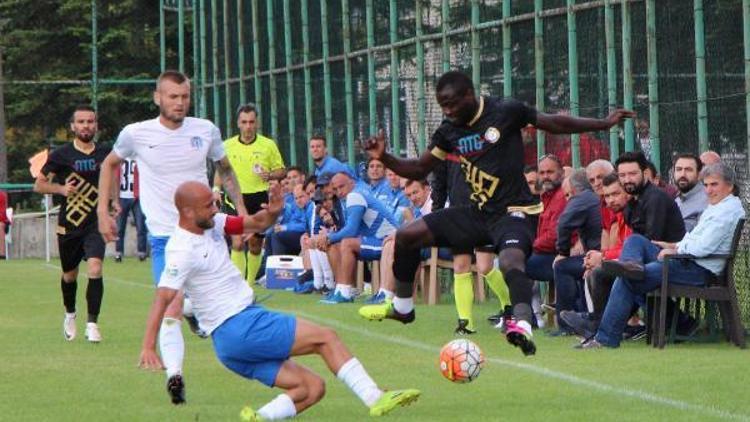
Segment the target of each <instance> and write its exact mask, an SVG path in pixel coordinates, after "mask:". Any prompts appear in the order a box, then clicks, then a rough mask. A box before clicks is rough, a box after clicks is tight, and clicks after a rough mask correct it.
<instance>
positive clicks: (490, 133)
mask: <svg viewBox="0 0 750 422" xmlns="http://www.w3.org/2000/svg"><path fill="white" fill-rule="evenodd" d="M484 140H485V141H487V142H489V143H491V144H494V143H495V142H497V141H499V140H500V130H499V129H498V128H496V127H489V128H488V129H487V131H486V132H484Z"/></svg>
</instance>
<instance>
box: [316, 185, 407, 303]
mask: <svg viewBox="0 0 750 422" xmlns="http://www.w3.org/2000/svg"><path fill="white" fill-rule="evenodd" d="M331 185H332V187H333V191H334V192H335V194H336V196H337V197H338V198H339V200H341V201H345V203H346V217H345V224H344V225H343V227H340V228H339V229H338V230H336V231H334V232H332V233H328V232H326V231H322V230H321V232H320V233H319V234H318V235H317V236H315V238H314V243H315V245H316V246H317V248H318V249H321V250H329V248H330V247H331V246H332V245H339V244H340V246H339V251H338V255H337V256H334V257H332V258H333V259H331V261H336V262H338V269H337V272H336V289H335V291H334V292H333V293H332V294H331V295H330V297H328V298H327V299H324V300H323V301H321V302H322V303H327V304H338V303H347V302H353V300H354V299H353V291H352V287H353V285H354V277H355V272H356V268H357V259H358V258H359V259H361V260H363V261H374V260H378V259H380V255H381V252H382V250H383V239H385V238H386V237H387V236H388V235H390V234H393V233H395V231H396V228H397V227H398V222H397V221H396V218H395V217H394V216H393V215H392V214H391V213H390V212H389V211H388V207H387V206H386V205H385V204H383V203H382V202H381V201H379V200H378V199H376V198H375V197H374V196H373V195H372V194H371V193H370V192H368V190H367V189H366V188H364V187H362V186H361V185H359V184H357V183H356V182H355V180H354V179H352V178H351V176H349V175H348V174H347V173H343V172H342V173H337V174H336V175H335V176H333V179H331Z"/></svg>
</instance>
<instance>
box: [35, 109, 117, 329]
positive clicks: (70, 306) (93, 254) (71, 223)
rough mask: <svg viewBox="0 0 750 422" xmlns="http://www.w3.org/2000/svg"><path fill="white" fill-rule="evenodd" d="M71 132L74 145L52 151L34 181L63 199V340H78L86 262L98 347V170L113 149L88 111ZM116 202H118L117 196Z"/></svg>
mask: <svg viewBox="0 0 750 422" xmlns="http://www.w3.org/2000/svg"><path fill="white" fill-rule="evenodd" d="M70 130H71V131H73V134H74V135H75V138H74V139H73V142H71V143H69V144H65V145H63V146H62V147H60V148H57V149H56V150H54V151H52V153H51V154H50V155H49V157H48V158H47V162H46V163H45V164H44V167H42V171H41V173H40V174H39V175H38V176H37V178H36V182H35V183H34V192H37V193H43V194H53V195H60V196H62V197H63V201H62V202H61V203H60V214H59V218H58V223H57V229H56V232H57V244H58V249H59V251H60V265H61V267H62V278H61V280H60V287H61V289H62V296H63V305H64V306H65V319H64V321H63V336H64V337H65V340H68V341H72V340H73V339H75V337H76V290H77V289H78V283H77V281H76V279H77V278H78V265H79V264H80V262H81V260H83V259H84V258H85V259H86V262H87V264H88V277H89V282H88V286H87V288H86V301H87V303H88V322H87V324H86V338H87V339H88V341H90V342H92V343H99V342H100V341H101V340H102V336H101V333H100V332H99V327H98V325H97V320H98V317H99V310H100V309H101V304H102V297H103V295H104V283H103V281H102V258H104V241H103V240H102V237H101V236H100V235H99V232H98V230H97V224H96V223H97V216H96V204H97V201H98V199H99V195H98V193H99V192H98V191H97V185H98V184H99V170H100V168H101V164H102V161H104V159H105V158H106V157H107V154H108V153H109V148H106V147H102V146H101V145H99V144H97V143H95V142H94V137H95V136H96V130H97V122H96V112H95V111H94V109H93V108H91V107H89V106H86V105H83V106H78V107H76V109H75V111H74V112H73V116H72V117H71V118H70ZM108 198H110V197H109V196H108ZM102 200H104V199H102ZM107 200H108V199H107ZM114 201H117V196H115V197H114ZM113 205H114V204H113ZM116 207H119V204H118V205H116Z"/></svg>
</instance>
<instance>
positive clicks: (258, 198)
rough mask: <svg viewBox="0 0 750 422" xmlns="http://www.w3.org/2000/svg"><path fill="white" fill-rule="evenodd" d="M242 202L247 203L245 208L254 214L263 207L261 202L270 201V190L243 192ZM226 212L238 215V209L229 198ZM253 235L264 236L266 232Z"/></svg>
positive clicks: (225, 204) (225, 202) (226, 200)
mask: <svg viewBox="0 0 750 422" xmlns="http://www.w3.org/2000/svg"><path fill="white" fill-rule="evenodd" d="M242 202H243V203H244V204H245V209H246V210H247V213H248V214H249V215H253V214H255V213H256V212H258V211H260V210H262V209H263V207H261V204H266V203H268V191H263V192H254V193H243V194H242ZM224 212H225V213H226V214H228V215H237V210H236V209H235V207H234V205H232V201H231V200H230V199H229V198H226V199H225V200H224ZM253 236H255V237H256V238H264V237H265V236H266V235H265V234H264V233H255V234H254V235H253Z"/></svg>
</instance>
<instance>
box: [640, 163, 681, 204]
mask: <svg viewBox="0 0 750 422" xmlns="http://www.w3.org/2000/svg"><path fill="white" fill-rule="evenodd" d="M647 163H648V166H647V167H646V170H644V171H643V176H644V177H645V178H646V180H648V181H649V182H651V183H653V184H654V185H656V186H657V187H658V188H659V189H661V190H663V191H664V192H666V193H667V195H669V197H670V198H672V199H674V198H677V194H678V193H679V191H678V190H677V188H675V187H674V186H672V185H670V184H667V182H665V181H664V179H662V177H661V176H660V175H659V172H658V171H657V170H656V165H654V163H652V162H651V161H647Z"/></svg>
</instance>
